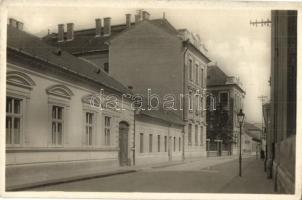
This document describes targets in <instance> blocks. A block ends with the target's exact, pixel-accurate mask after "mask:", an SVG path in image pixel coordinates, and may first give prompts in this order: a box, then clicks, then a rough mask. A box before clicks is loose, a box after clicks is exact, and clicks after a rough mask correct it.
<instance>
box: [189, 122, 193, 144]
mask: <svg viewBox="0 0 302 200" xmlns="http://www.w3.org/2000/svg"><path fill="white" fill-rule="evenodd" d="M188 144H189V145H191V144H192V124H189V127H188Z"/></svg>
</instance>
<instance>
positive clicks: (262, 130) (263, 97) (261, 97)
mask: <svg viewBox="0 0 302 200" xmlns="http://www.w3.org/2000/svg"><path fill="white" fill-rule="evenodd" d="M258 99H259V100H260V101H261V110H262V117H261V135H260V141H261V143H260V158H261V149H262V139H264V117H263V105H264V102H265V101H266V99H267V96H265V95H261V96H258Z"/></svg>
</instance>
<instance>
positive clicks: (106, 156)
mask: <svg viewBox="0 0 302 200" xmlns="http://www.w3.org/2000/svg"><path fill="white" fill-rule="evenodd" d="M8 71H18V72H22V73H25V74H26V75H28V76H29V77H30V78H31V79H32V80H33V81H34V83H35V85H34V86H33V88H32V89H31V90H30V92H29V95H28V97H27V98H26V100H24V104H23V105H24V109H25V110H24V113H23V117H22V120H23V125H22V130H23V131H22V138H21V145H18V146H7V148H6V152H7V153H6V184H7V187H8V188H12V187H16V186H18V185H19V186H20V185H23V186H24V185H28V184H32V183H34V182H43V181H49V180H50V179H57V178H66V177H70V176H75V175H85V174H89V173H95V172H99V171H102V170H108V169H114V168H115V167H118V166H119V162H118V161H119V160H118V159H119V158H118V150H119V148H118V145H119V143H118V137H119V135H118V131H119V122H121V121H126V122H127V123H128V124H129V126H130V127H129V128H130V129H129V136H130V137H129V142H128V144H132V143H133V137H132V135H133V111H131V110H130V104H129V103H128V102H126V101H124V103H125V104H124V108H125V109H126V110H125V111H109V110H104V111H100V110H99V109H97V108H96V109H92V108H91V107H90V106H89V105H88V104H87V105H86V104H85V103H83V101H82V98H83V97H85V96H86V95H89V94H95V93H98V91H99V88H94V89H93V88H91V87H86V88H85V87H81V86H79V84H77V83H76V82H72V81H67V80H62V79H58V78H56V77H51V76H49V75H44V74H41V73H39V72H36V71H32V70H30V69H26V68H23V67H22V66H21V67H20V66H16V65H11V64H8ZM66 78H68V76H66ZM57 84H60V85H64V86H66V87H67V88H69V89H70V90H71V91H72V96H71V98H70V99H66V98H61V97H58V96H53V95H51V94H48V93H47V88H49V87H51V86H53V85H57ZM18 90H21V89H19V88H18V87H16V86H13V85H8V87H7V92H8V94H9V95H14V94H15V93H16V92H17V91H18ZM17 93H18V92H17ZM56 100H58V103H59V104H61V103H63V104H65V105H66V107H64V110H65V112H64V117H63V119H64V126H63V130H64V131H63V133H64V134H63V136H64V137H63V145H62V146H52V145H51V110H50V106H49V105H50V103H51V102H52V101H56ZM119 102H120V100H119ZM65 105H64V106H65ZM85 109H88V110H89V111H91V112H94V113H95V116H96V118H95V123H94V125H95V126H94V133H93V138H94V139H93V145H92V146H87V145H86V144H85V142H84V141H85V140H84V133H85V131H84V130H85V129H84V122H85V118H84V117H85V115H84V110H85ZM105 115H106V116H110V117H111V119H112V121H111V134H110V136H111V137H110V141H111V143H110V145H105V144H104V116H105ZM128 151H129V153H128V155H129V159H130V160H132V157H133V156H132V155H131V153H132V151H131V146H129V148H128ZM131 162H132V161H131Z"/></svg>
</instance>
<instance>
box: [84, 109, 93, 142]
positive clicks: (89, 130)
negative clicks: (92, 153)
mask: <svg viewBox="0 0 302 200" xmlns="http://www.w3.org/2000/svg"><path fill="white" fill-rule="evenodd" d="M85 118H86V120H85V138H86V145H89V146H90V145H92V140H93V138H92V137H93V120H94V119H93V118H94V114H93V113H90V112H86V115H85Z"/></svg>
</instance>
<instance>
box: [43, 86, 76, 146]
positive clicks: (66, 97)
mask: <svg viewBox="0 0 302 200" xmlns="http://www.w3.org/2000/svg"><path fill="white" fill-rule="evenodd" d="M46 92H47V94H48V95H49V96H48V106H49V113H50V114H49V119H50V120H49V121H50V123H51V125H50V126H51V130H50V137H49V138H50V139H49V141H50V142H49V144H50V145H51V146H63V145H64V143H65V141H66V140H67V133H68V130H67V128H68V127H67V126H66V120H67V119H68V113H69V107H70V106H69V104H70V99H71V97H72V96H73V95H74V94H73V92H72V91H71V90H70V89H69V88H68V87H66V86H65V85H53V86H50V87H48V88H47V89H46Z"/></svg>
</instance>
